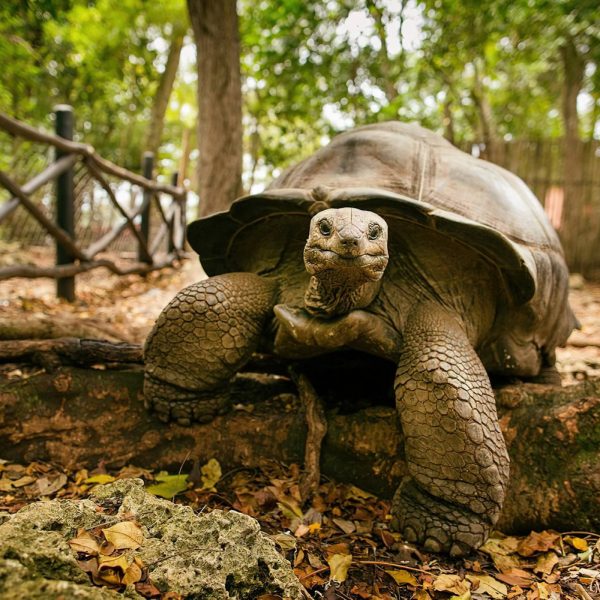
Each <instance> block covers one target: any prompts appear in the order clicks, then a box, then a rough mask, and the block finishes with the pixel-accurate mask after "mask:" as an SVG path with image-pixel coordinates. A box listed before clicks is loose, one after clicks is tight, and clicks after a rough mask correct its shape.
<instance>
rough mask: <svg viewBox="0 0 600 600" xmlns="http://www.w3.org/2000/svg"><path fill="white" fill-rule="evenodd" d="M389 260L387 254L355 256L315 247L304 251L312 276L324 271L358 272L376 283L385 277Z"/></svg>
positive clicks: (347, 252) (307, 266) (349, 252)
mask: <svg viewBox="0 0 600 600" xmlns="http://www.w3.org/2000/svg"><path fill="white" fill-rule="evenodd" d="M388 260H389V256H388V255H387V254H385V253H377V254H370V253H362V254H353V253H352V252H351V251H346V252H343V253H342V252H336V251H335V250H324V249H322V248H314V247H307V248H305V250H304V264H305V266H306V270H307V271H308V272H309V273H310V274H311V275H318V274H319V273H321V272H323V271H344V272H356V273H362V274H363V276H365V277H366V279H369V280H375V281H376V280H378V279H380V278H381V276H382V275H383V272H384V271H385V268H386V267H387V264H388ZM348 274H349V273H348Z"/></svg>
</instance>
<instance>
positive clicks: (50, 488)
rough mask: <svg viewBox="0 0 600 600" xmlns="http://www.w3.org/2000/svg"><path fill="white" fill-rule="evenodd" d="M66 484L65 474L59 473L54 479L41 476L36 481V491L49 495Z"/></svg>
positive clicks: (42, 494) (41, 494)
mask: <svg viewBox="0 0 600 600" xmlns="http://www.w3.org/2000/svg"><path fill="white" fill-rule="evenodd" d="M65 485H67V476H66V475H65V474H64V473H60V474H59V475H58V477H56V478H55V479H54V480H51V479H49V478H48V477H41V478H40V479H38V480H37V481H36V487H37V493H38V494H39V495H40V496H50V495H51V494H54V493H55V492H58V490H60V489H62V488H64V487H65Z"/></svg>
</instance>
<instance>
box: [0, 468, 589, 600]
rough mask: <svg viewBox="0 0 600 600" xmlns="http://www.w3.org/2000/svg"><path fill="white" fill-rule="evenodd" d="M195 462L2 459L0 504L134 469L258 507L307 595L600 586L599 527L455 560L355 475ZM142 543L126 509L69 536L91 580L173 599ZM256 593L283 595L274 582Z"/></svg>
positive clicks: (204, 495) (585, 594) (476, 595)
mask: <svg viewBox="0 0 600 600" xmlns="http://www.w3.org/2000/svg"><path fill="white" fill-rule="evenodd" d="M196 470H197V471H198V473H199V474H201V476H199V477H197V478H195V477H193V476H192V475H191V474H188V473H186V472H182V473H179V474H169V473H167V472H164V471H161V472H158V473H153V472H152V470H150V469H146V468H143V467H136V466H132V465H128V466H126V467H123V468H122V469H120V470H118V471H115V470H110V471H109V470H108V469H106V468H105V467H104V466H103V465H100V466H99V467H98V468H97V469H95V470H94V471H91V472H88V471H87V470H85V469H84V470H79V471H73V472H69V471H65V470H63V469H60V468H56V467H54V466H52V465H50V464H47V463H42V462H33V463H30V464H29V465H20V464H15V463H10V462H8V461H0V511H4V512H6V513H14V512H16V511H17V510H19V509H20V508H22V507H23V506H25V505H26V504H28V503H30V502H33V501H36V500H39V499H43V498H70V499H77V498H82V497H85V496H86V495H87V494H88V493H89V491H90V490H91V489H92V488H93V487H94V486H96V485H101V484H103V483H106V482H110V481H114V480H115V479H122V478H128V477H140V478H142V479H143V480H144V481H145V482H146V486H147V490H148V491H150V492H152V493H155V494H157V495H163V496H164V497H169V498H173V499H174V501H175V502H177V503H178V504H187V505H189V506H191V507H192V508H193V509H194V510H197V511H203V512H206V511H210V510H212V509H214V508H220V509H223V510H237V511H240V512H242V513H245V514H248V515H250V516H253V517H255V518H257V519H258V520H259V522H260V523H261V526H262V528H263V530H264V531H265V532H266V533H268V534H269V535H270V536H271V539H272V540H273V542H274V543H275V544H276V546H277V548H278V549H279V551H280V552H281V553H282V554H283V555H284V556H285V557H286V558H287V559H288V560H289V561H290V563H291V565H292V566H293V568H294V572H295V573H296V575H297V576H298V578H299V579H300V581H301V582H302V584H303V585H304V587H305V588H306V592H307V594H308V595H307V597H312V598H322V599H324V600H331V599H334V598H341V599H348V598H350V599H362V600H397V599H404V598H407V599H408V598H414V599H417V600H434V599H436V598H442V599H450V600H489V599H492V600H496V599H501V598H509V599H511V600H545V599H548V600H558V599H562V598H564V599H566V600H589V599H590V598H592V599H596V598H600V535H598V534H595V533H592V532H589V533H585V532H579V533H573V532H566V533H564V534H560V533H559V532H555V531H539V532H531V533H530V534H529V535H527V536H520V537H517V536H506V535H503V534H501V533H497V532H494V533H493V534H492V536H491V537H490V539H489V540H488V541H487V542H486V543H485V544H484V546H482V548H480V550H479V551H478V552H475V553H473V554H472V555H471V556H469V557H467V558H465V559H456V560H453V559H449V558H447V557H445V556H440V555H435V554H428V553H424V552H423V551H422V550H420V549H419V548H417V547H414V546H411V545H410V544H407V543H406V542H404V541H403V540H402V538H401V536H400V535H399V534H398V533H397V532H394V531H392V530H391V526H390V525H391V523H390V522H391V517H390V513H389V509H390V504H389V502H388V501H386V500H382V499H379V498H377V497H376V496H373V495H372V494H369V493H367V492H365V491H363V490H361V489H360V488H357V487H356V486H352V485H343V484H338V483H335V482H332V481H324V482H323V483H321V485H320V486H319V488H318V490H317V492H316V494H315V495H314V496H313V498H312V500H311V501H310V503H308V504H303V503H302V500H301V498H300V491H299V489H300V488H299V481H300V475H301V470H300V468H299V467H298V465H291V466H285V465H282V464H279V463H276V462H274V461H269V462H265V463H264V464H263V465H262V467H261V468H260V469H254V470H246V469H236V470H234V471H231V472H229V473H222V470H221V466H220V465H219V463H218V461H217V460H215V459H211V460H210V461H208V462H207V463H206V464H204V465H196ZM188 475H190V476H188ZM24 477H27V478H28V479H27V480H23V478H24ZM40 481H42V483H41V484H40V483H39V482H40ZM15 483H16V484H17V485H14V484H15ZM52 484H53V485H52ZM51 487H53V488H54V489H51ZM0 520H1V513H0ZM143 544H144V534H143V531H142V530H141V528H140V527H139V525H138V524H137V523H136V522H135V521H133V520H124V521H122V522H119V523H113V524H110V525H109V524H107V525H106V526H105V527H96V528H94V529H92V530H89V531H85V530H80V531H78V532H77V534H76V535H75V536H74V537H73V539H71V541H70V546H71V549H72V551H73V552H74V554H75V556H76V559H77V561H78V564H79V565H80V567H81V568H82V570H84V571H85V572H86V573H87V574H88V575H89V577H90V579H91V581H92V582H93V583H94V584H95V585H99V586H105V587H109V588H111V589H113V590H116V591H122V590H124V589H125V588H126V586H127V585H130V586H131V585H133V586H134V588H135V590H136V591H137V592H138V594H139V595H140V596H142V597H145V598H152V599H159V600H177V599H178V598H179V596H178V595H176V594H175V595H174V594H173V593H172V592H161V591H160V590H158V589H157V588H156V586H154V584H153V583H152V581H151V580H150V579H149V578H148V569H147V567H146V566H145V565H144V564H142V563H141V561H140V560H139V559H137V558H136V557H135V556H134V554H135V550H136V549H137V548H139V547H140V546H142V545H143ZM167 594H168V595H167ZM263 600H280V599H279V597H278V596H276V595H272V594H271V595H269V596H268V598H266V599H263Z"/></svg>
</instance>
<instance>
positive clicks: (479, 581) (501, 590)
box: [467, 574, 508, 600]
mask: <svg viewBox="0 0 600 600" xmlns="http://www.w3.org/2000/svg"><path fill="white" fill-rule="evenodd" d="M467 579H468V580H469V581H470V582H471V583H472V584H473V589H474V590H475V591H476V592H477V593H478V594H487V595H488V596H490V597H491V598H495V599H498V600H500V599H501V598H506V596H507V594H508V588H507V587H506V586H505V585H504V584H503V583H501V582H500V581H498V580H496V579H494V578H493V577H491V576H490V575H471V574H468V575H467Z"/></svg>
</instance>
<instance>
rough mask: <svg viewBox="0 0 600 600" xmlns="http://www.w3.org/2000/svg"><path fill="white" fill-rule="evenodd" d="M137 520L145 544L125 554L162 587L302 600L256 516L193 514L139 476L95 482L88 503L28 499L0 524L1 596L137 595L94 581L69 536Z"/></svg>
mask: <svg viewBox="0 0 600 600" xmlns="http://www.w3.org/2000/svg"><path fill="white" fill-rule="evenodd" d="M132 519H133V520H135V521H136V522H137V523H138V524H139V525H140V527H141V529H142V531H143V533H144V541H143V543H142V545H141V546H140V547H139V548H138V549H137V550H132V551H127V552H131V554H132V556H135V557H137V558H138V559H139V560H141V561H142V563H143V564H144V565H145V566H147V567H148V569H149V576H150V580H151V581H152V583H153V584H154V585H155V586H156V587H157V588H159V589H160V590H161V591H174V592H178V593H179V594H181V595H182V596H183V597H184V598H202V599H203V600H228V599H238V600H245V599H246V600H253V599H256V598H257V597H258V596H260V595H261V594H267V593H271V594H279V595H281V596H282V597H284V598H288V599H290V600H297V599H300V598H302V591H301V585H300V583H299V581H298V580H297V579H296V577H295V575H294V573H293V571H292V568H291V566H290V565H289V563H288V562H287V561H286V560H285V559H284V558H283V557H282V556H281V555H280V554H279V553H278V552H277V550H276V549H275V544H274V543H273V541H271V540H270V539H269V537H268V536H267V535H266V534H264V533H262V532H261V531H260V526H259V524H258V522H257V521H256V520H255V519H252V518H251V517H248V516H246V515H243V514H240V513H237V512H234V511H231V512H227V513H226V512H223V511H219V510H215V511H213V512H211V513H208V514H205V515H196V514H194V512H193V510H192V509H191V508H190V507H186V506H179V505H176V504H173V503H172V502H169V501H167V500H162V499H160V498H156V497H155V496H152V495H151V494H148V493H147V492H145V490H144V486H143V482H142V481H141V480H139V479H124V480H119V481H116V482H114V483H112V484H109V485H105V486H99V487H97V488H96V489H95V490H94V492H93V493H92V495H91V498H90V499H88V500H80V501H76V502H75V501H70V500H53V501H51V502H36V503H34V504H31V505H29V506H27V507H25V508H23V509H21V510H20V511H19V512H18V513H16V514H15V515H14V516H13V517H12V518H10V519H9V520H8V521H6V522H5V523H4V524H2V525H0V599H2V600H4V599H5V598H6V599H8V598H11V599H13V598H28V599H31V600H36V599H38V598H39V599H42V598H43V599H44V600H52V599H56V600H58V599H59V598H82V599H86V600H87V599H89V600H96V599H98V600H104V599H110V598H141V597H142V596H141V595H139V594H138V593H137V592H136V591H135V588H134V586H132V585H129V586H127V588H126V589H125V591H124V593H118V592H116V591H114V590H110V589H108V588H101V587H96V586H93V584H92V583H91V582H90V580H89V579H88V576H87V574H86V573H84V571H83V570H82V569H81V568H80V567H79V565H78V564H77V561H76V556H75V553H74V552H73V551H72V550H71V548H70V546H69V544H68V541H69V540H70V539H72V538H73V537H75V536H76V534H77V530H78V529H80V528H84V529H91V528H93V527H97V526H99V525H102V526H103V527H108V526H110V525H112V524H114V523H118V522H121V521H124V520H132Z"/></svg>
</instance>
